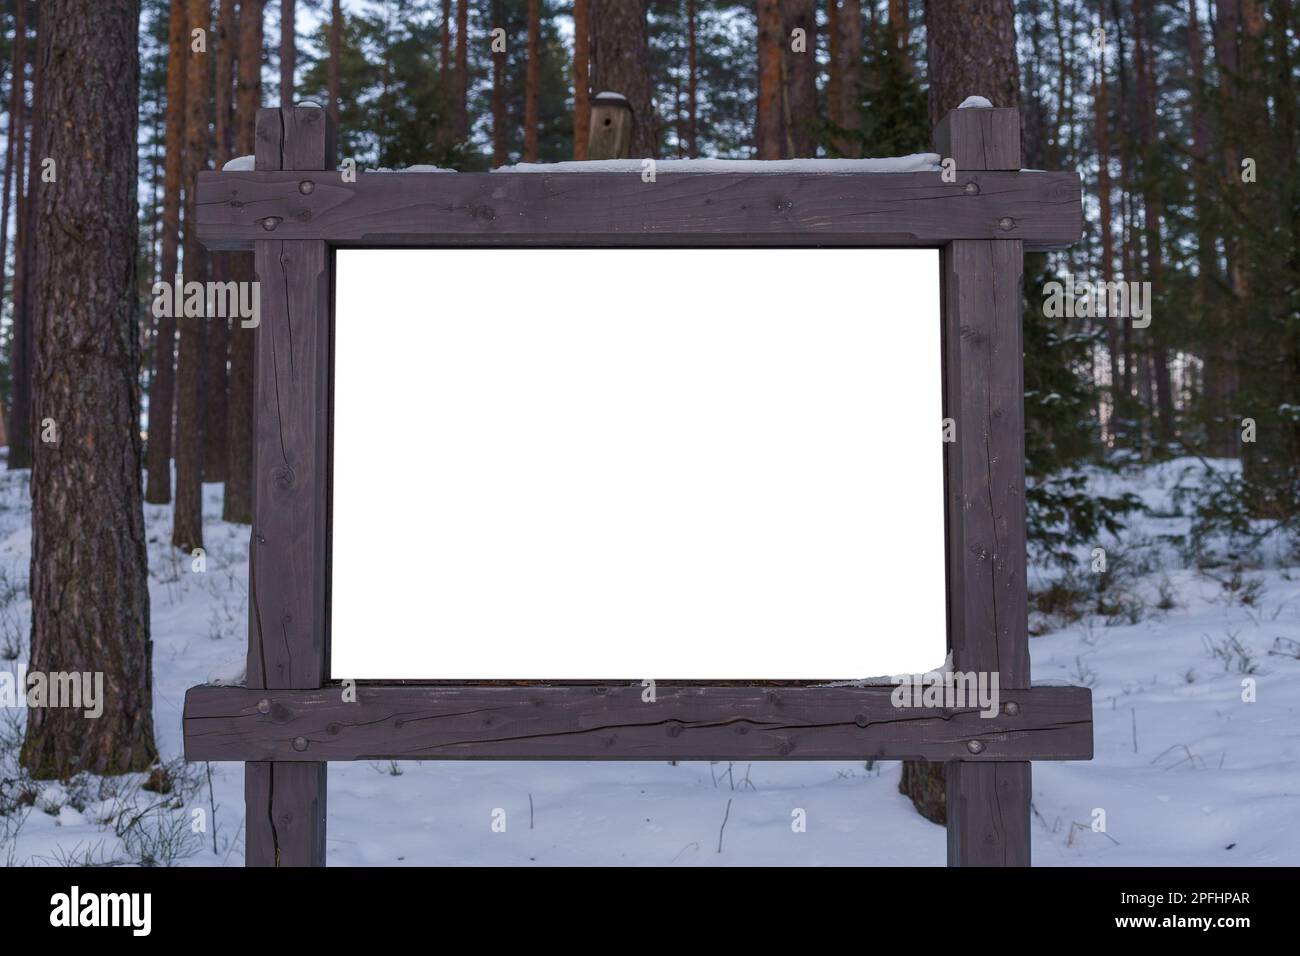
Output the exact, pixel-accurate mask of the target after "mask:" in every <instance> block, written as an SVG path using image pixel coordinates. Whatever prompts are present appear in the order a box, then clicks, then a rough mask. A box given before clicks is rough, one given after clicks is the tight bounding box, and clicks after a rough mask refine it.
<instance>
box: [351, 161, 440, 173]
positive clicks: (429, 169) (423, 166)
mask: <svg viewBox="0 0 1300 956" xmlns="http://www.w3.org/2000/svg"><path fill="white" fill-rule="evenodd" d="M455 171H456V170H454V169H447V168H445V167H443V166H430V165H428V164H427V163H417V164H416V165H414V166H401V167H399V168H397V169H389V168H388V167H387V166H380V167H379V168H378V169H371V170H367V172H372V173H454V172H455Z"/></svg>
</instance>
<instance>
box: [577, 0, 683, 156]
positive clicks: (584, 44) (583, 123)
mask: <svg viewBox="0 0 1300 956" xmlns="http://www.w3.org/2000/svg"><path fill="white" fill-rule="evenodd" d="M588 3H589V0H573V158H574V159H586V158H587V142H588V140H589V138H590V136H591V85H590V83H591V77H590V70H591V59H590V50H589V46H590V44H591V11H590V9H589V8H588ZM688 3H689V4H690V7H689V9H690V11H691V14H692V15H694V0H688ZM692 39H693V38H692ZM692 56H694V48H692ZM693 63H694V60H692V64H693Z"/></svg>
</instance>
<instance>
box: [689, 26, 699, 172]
mask: <svg viewBox="0 0 1300 956" xmlns="http://www.w3.org/2000/svg"><path fill="white" fill-rule="evenodd" d="M696 12H697V11H696V9H695V0H686V36H687V41H686V155H687V157H689V158H690V159H696V158H697V157H698V156H699V155H700V150H699V133H698V130H697V124H698V110H699V100H700V97H699V88H698V87H699V76H700V71H699V63H698V54H697V46H696V45H697V42H698V37H697V25H696Z"/></svg>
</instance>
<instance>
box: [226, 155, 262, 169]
mask: <svg viewBox="0 0 1300 956" xmlns="http://www.w3.org/2000/svg"><path fill="white" fill-rule="evenodd" d="M256 168H257V157H255V156H236V157H235V158H234V159H230V160H227V161H226V164H225V165H224V166H222V167H221V171H222V172H223V173H242V172H248V171H249V170H253V169H256Z"/></svg>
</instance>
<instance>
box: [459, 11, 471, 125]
mask: <svg viewBox="0 0 1300 956" xmlns="http://www.w3.org/2000/svg"><path fill="white" fill-rule="evenodd" d="M468 136H469V2H468V0H459V2H458V3H457V5H456V138H457V139H458V140H460V141H461V142H464V140H465V138H466V137H468Z"/></svg>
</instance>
